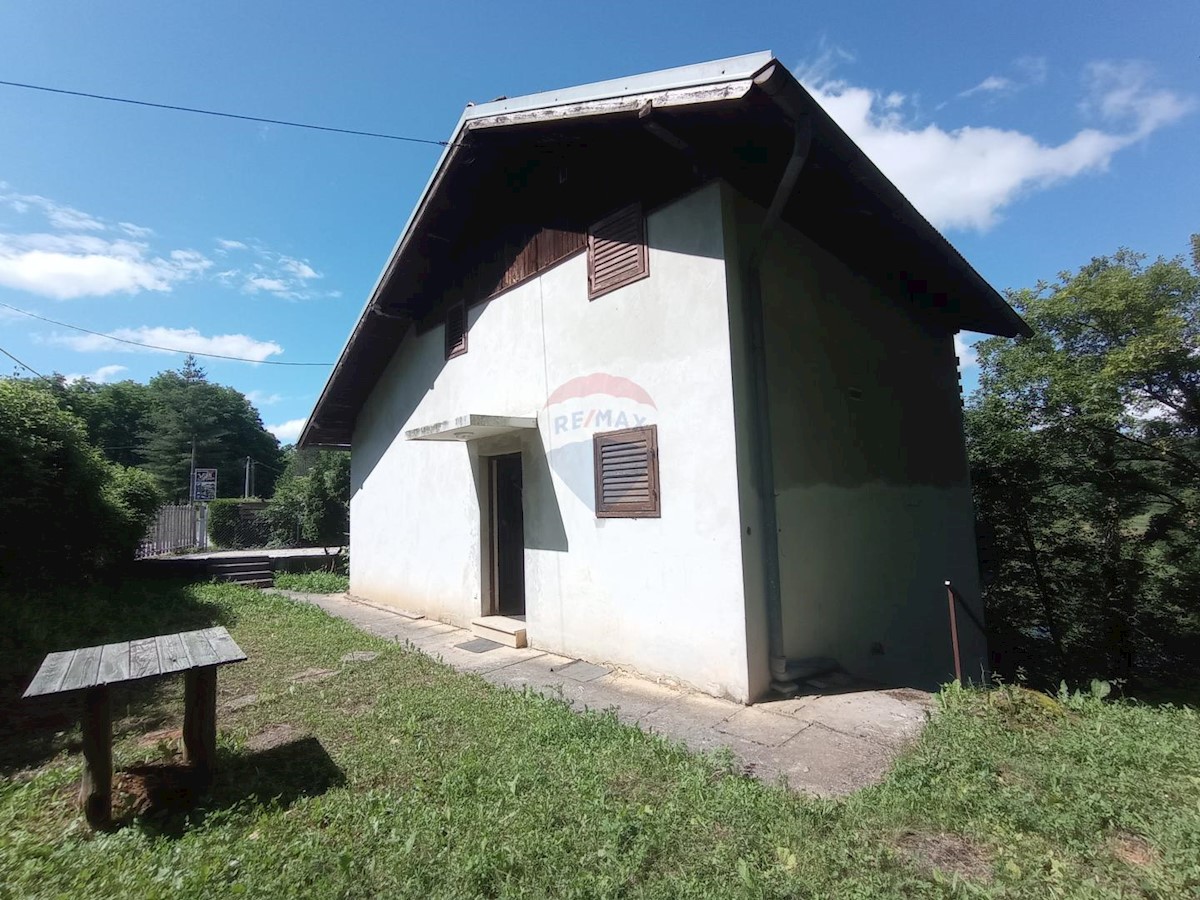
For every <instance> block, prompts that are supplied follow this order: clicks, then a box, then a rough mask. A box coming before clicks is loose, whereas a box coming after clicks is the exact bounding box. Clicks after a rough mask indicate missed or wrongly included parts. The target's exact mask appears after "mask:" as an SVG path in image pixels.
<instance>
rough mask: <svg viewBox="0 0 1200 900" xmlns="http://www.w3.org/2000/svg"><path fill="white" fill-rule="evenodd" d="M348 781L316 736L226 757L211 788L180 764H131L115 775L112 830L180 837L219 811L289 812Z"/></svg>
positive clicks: (219, 764)
mask: <svg viewBox="0 0 1200 900" xmlns="http://www.w3.org/2000/svg"><path fill="white" fill-rule="evenodd" d="M345 783H346V776H345V773H344V772H343V771H342V770H341V769H340V768H338V766H337V764H336V763H335V762H334V761H333V760H332V759H331V758H330V757H329V754H328V753H326V752H325V748H324V747H323V746H321V742H320V741H318V740H317V739H316V738H315V737H305V738H300V739H299V740H294V741H289V742H288V743H285V744H280V745H278V746H276V747H271V748H269V749H266V750H259V751H256V752H251V753H238V754H222V755H221V757H220V758H219V759H218V768H217V771H216V774H215V775H214V777H213V781H212V784H211V785H210V786H209V787H207V789H206V787H205V785H204V783H203V781H202V779H200V778H199V776H198V775H197V773H196V772H195V771H194V770H193V769H191V768H190V767H189V766H187V765H184V764H182V763H149V764H145V765H139V766H129V767H128V768H125V769H122V770H120V771H118V772H117V773H116V775H115V777H114V787H115V790H116V798H115V804H114V817H113V828H114V829H117V828H126V827H129V826H135V827H138V828H140V829H142V830H143V831H145V832H147V833H150V834H154V835H159V836H163V837H169V838H177V837H182V836H183V835H184V834H186V833H187V832H188V831H189V830H190V829H193V828H196V827H197V826H199V825H200V824H201V823H202V822H203V821H204V819H205V817H206V816H207V815H208V814H209V813H212V812H214V811H216V810H221V809H229V808H232V807H235V806H241V805H244V804H247V803H249V804H255V805H259V806H278V807H279V808H282V809H286V808H287V807H289V806H291V805H292V804H293V803H295V802H296V801H297V800H299V799H300V798H301V797H316V796H318V795H320V794H323V793H325V792H326V791H328V790H329V789H331V788H335V787H340V786H342V785H344V784H345Z"/></svg>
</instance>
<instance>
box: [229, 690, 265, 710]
mask: <svg viewBox="0 0 1200 900" xmlns="http://www.w3.org/2000/svg"><path fill="white" fill-rule="evenodd" d="M257 702H258V694H242V696H240V697H234V698H233V699H232V700H228V701H226V702H225V703H222V704H221V712H236V711H237V710H239V709H245V708H246V707H247V706H253V705H254V704H255V703H257Z"/></svg>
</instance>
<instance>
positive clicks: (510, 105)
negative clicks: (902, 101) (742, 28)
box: [463, 50, 774, 119]
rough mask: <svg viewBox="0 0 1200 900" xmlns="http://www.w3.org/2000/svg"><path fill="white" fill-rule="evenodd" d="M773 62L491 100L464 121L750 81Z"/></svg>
mask: <svg viewBox="0 0 1200 900" xmlns="http://www.w3.org/2000/svg"><path fill="white" fill-rule="evenodd" d="M773 59H774V56H773V55H772V54H771V51H769V50H763V51H760V52H758V53H748V54H746V55H744V56H731V57H729V58H727V59H717V60H713V61H712V62H706V63H698V64H696V65H692V66H680V67H679V68H675V69H661V70H660V71H658V72H647V73H646V74H644V75H633V76H630V77H629V78H614V79H612V80H610V81H598V82H595V83H594V84H582V85H579V86H577V87H570V88H564V89H563V90H559V91H545V92H543V93H540V94H527V95H526V96H524V97H513V98H511V99H504V100H494V101H492V102H491V103H480V104H479V105H478V106H470V107H468V108H467V111H466V113H464V115H463V118H464V119H484V118H489V117H491V116H498V115H513V114H515V113H521V112H530V111H532V110H537V109H545V108H547V107H553V106H567V105H574V104H582V103H592V102H595V101H597V100H608V99H612V98H615V97H624V96H629V95H633V94H644V93H647V92H658V91H669V90H678V89H681V88H693V87H700V86H703V85H707V84H718V83H720V82H727V81H740V80H742V79H744V78H750V77H752V76H753V75H754V74H755V73H757V72H758V71H759V70H760V69H762V68H763V67H764V66H766V65H768V64H769V63H770V62H771V61H772V60H773Z"/></svg>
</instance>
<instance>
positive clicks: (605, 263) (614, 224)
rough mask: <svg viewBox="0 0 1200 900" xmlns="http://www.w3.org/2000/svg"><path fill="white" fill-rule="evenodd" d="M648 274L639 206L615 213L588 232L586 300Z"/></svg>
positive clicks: (634, 204)
mask: <svg viewBox="0 0 1200 900" xmlns="http://www.w3.org/2000/svg"><path fill="white" fill-rule="evenodd" d="M649 274H650V270H649V261H648V258H647V254H646V219H645V217H644V216H643V215H642V205H641V204H640V203H633V204H631V205H629V206H626V207H625V208H624V209H619V210H617V211H616V212H615V213H613V214H612V215H610V216H607V217H605V218H603V219H601V220H600V221H599V222H597V223H596V224H595V225H593V226H592V227H591V228H590V229H589V230H588V299H590V300H594V299H596V298H597V297H599V296H601V295H603V294H607V293H608V292H609V291H615V290H616V289H617V288H619V287H624V286H625V285H627V284H629V283H630V282H633V281H637V280H638V279H639V278H645V277H646V276H647V275H649Z"/></svg>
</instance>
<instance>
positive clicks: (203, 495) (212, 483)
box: [192, 469, 217, 500]
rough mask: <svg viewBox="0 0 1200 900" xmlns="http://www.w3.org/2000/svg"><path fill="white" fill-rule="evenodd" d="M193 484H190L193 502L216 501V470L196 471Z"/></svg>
mask: <svg viewBox="0 0 1200 900" xmlns="http://www.w3.org/2000/svg"><path fill="white" fill-rule="evenodd" d="M195 479H196V480H195V482H194V483H193V484H192V499H193V500H216V499H217V470H216V469H196V475H195Z"/></svg>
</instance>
